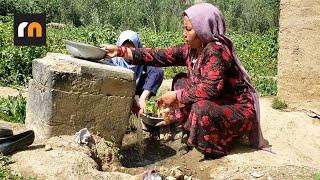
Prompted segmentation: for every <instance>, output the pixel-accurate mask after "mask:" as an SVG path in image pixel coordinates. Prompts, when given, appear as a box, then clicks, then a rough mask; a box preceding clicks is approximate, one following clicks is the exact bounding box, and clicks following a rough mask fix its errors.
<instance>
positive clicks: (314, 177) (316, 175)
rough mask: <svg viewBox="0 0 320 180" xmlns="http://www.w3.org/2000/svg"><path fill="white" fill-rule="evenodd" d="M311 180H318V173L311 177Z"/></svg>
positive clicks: (319, 176) (319, 174) (319, 178)
mask: <svg viewBox="0 0 320 180" xmlns="http://www.w3.org/2000/svg"><path fill="white" fill-rule="evenodd" d="M313 180H320V172H318V173H316V174H315V175H314V176H313Z"/></svg>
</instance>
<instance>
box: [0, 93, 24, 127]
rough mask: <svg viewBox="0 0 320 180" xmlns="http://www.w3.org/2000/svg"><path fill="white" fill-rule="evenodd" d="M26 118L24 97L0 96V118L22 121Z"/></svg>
mask: <svg viewBox="0 0 320 180" xmlns="http://www.w3.org/2000/svg"><path fill="white" fill-rule="evenodd" d="M25 118H26V99H25V98H24V97H23V96H22V95H21V94H20V95H18V96H8V98H1V97H0V119H3V120H5V121H11V122H19V123H24V121H25Z"/></svg>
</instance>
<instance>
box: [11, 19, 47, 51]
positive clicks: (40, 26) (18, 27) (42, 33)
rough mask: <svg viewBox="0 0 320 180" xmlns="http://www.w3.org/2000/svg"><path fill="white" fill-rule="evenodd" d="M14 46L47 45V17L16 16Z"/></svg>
mask: <svg viewBox="0 0 320 180" xmlns="http://www.w3.org/2000/svg"><path fill="white" fill-rule="evenodd" d="M14 45H20V46H24V45H36V46H42V45H46V15H45V14H15V15H14Z"/></svg>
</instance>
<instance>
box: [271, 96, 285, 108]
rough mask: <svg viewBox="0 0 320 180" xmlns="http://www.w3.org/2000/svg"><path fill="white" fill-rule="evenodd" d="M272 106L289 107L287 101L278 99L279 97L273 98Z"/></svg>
mask: <svg viewBox="0 0 320 180" xmlns="http://www.w3.org/2000/svg"><path fill="white" fill-rule="evenodd" d="M271 106H272V108H273V109H280V110H281V109H285V108H287V107H288V105H287V104H286V102H285V101H282V100H280V99H278V98H274V99H273V100H272V105H271Z"/></svg>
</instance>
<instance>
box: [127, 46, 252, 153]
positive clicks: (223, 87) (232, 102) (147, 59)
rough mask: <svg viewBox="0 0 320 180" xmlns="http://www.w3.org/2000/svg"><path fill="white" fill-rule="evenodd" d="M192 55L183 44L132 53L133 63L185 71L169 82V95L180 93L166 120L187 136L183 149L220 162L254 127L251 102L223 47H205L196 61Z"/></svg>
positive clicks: (192, 51) (227, 50)
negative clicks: (175, 123) (218, 158)
mask: <svg viewBox="0 0 320 180" xmlns="http://www.w3.org/2000/svg"><path fill="white" fill-rule="evenodd" d="M194 54H195V52H194V50H193V49H191V48H189V46H188V45H186V44H185V45H182V46H178V47H175V48H166V49H161V50H160V49H146V48H144V49H136V50H134V51H133V63H134V64H148V65H154V66H187V68H188V74H178V75H177V76H176V77H175V78H174V81H173V87H174V90H178V89H180V92H179V93H178V95H177V96H178V101H179V107H180V108H179V109H178V110H176V111H175V113H174V115H173V117H171V118H172V119H176V120H178V121H179V122H180V124H181V125H182V127H183V130H184V132H186V133H187V141H186V143H187V145H189V146H194V147H196V148H197V149H198V150H199V151H201V152H202V153H204V154H205V155H215V156H223V155H226V154H227V153H228V152H229V151H230V150H231V145H232V142H233V141H234V140H235V139H236V138H237V137H240V136H243V135H246V134H247V133H249V132H250V131H251V130H252V129H253V128H255V127H256V124H255V122H256V121H255V118H256V117H255V109H254V102H253V98H252V96H251V94H250V93H249V91H248V88H249V87H248V85H247V83H246V82H245V81H244V80H243V79H242V78H241V74H240V71H239V70H238V69H237V68H236V67H237V66H236V65H235V64H234V61H233V59H232V55H231V54H230V51H229V49H228V48H227V46H225V45H223V44H221V43H220V42H211V43H208V44H207V45H206V47H205V48H204V49H203V51H202V53H201V54H200V55H199V56H198V58H197V60H196V61H195V60H194V58H193V57H194Z"/></svg>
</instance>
